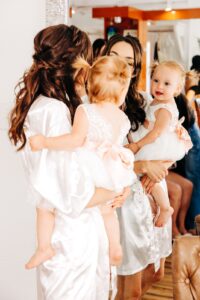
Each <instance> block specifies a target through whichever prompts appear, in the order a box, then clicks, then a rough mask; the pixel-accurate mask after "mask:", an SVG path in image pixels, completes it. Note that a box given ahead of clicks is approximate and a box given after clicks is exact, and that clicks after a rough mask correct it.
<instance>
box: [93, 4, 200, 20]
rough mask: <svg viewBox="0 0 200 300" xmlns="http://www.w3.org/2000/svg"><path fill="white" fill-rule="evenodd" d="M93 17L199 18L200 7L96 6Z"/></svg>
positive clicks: (139, 18) (142, 18)
mask: <svg viewBox="0 0 200 300" xmlns="http://www.w3.org/2000/svg"><path fill="white" fill-rule="evenodd" d="M92 16H93V18H114V17H122V18H123V17H124V18H130V19H135V20H181V19H199V18H200V8H190V9H175V10H174V12H173V11H169V12H167V11H164V10H151V11H147V10H146V11H145V10H139V9H137V8H134V7H128V6H122V7H119V6H115V7H96V8H93V9H92Z"/></svg>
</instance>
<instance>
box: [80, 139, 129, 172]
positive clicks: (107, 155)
mask: <svg viewBox="0 0 200 300" xmlns="http://www.w3.org/2000/svg"><path fill="white" fill-rule="evenodd" d="M84 147H87V148H88V149H89V150H93V151H95V152H96V153H97V154H98V155H99V156H100V157H101V158H102V159H113V160H119V159H120V160H121V161H122V163H123V164H124V166H125V167H126V168H128V169H130V168H132V167H133V160H134V159H133V154H132V152H131V151H130V150H129V149H126V148H124V147H122V146H120V145H117V144H112V143H110V142H107V141H104V142H102V143H95V142H89V141H86V142H85V144H84Z"/></svg>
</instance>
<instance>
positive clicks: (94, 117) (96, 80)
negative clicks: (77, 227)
mask: <svg viewBox="0 0 200 300" xmlns="http://www.w3.org/2000/svg"><path fill="white" fill-rule="evenodd" d="M73 67H74V68H75V70H76V73H75V76H80V74H84V75H83V76H85V74H88V86H87V88H88V94H89V100H90V104H82V105H80V106H79V107H78V108H77V110H76V113H75V116H74V124H73V128H72V133H71V134H65V135H63V136H58V137H44V136H42V135H36V136H33V137H31V138H30V145H31V148H32V150H33V151H38V150H42V149H44V148H47V149H51V150H67V151H73V150H74V151H75V152H76V154H77V156H78V159H79V163H80V164H81V166H82V167H83V169H84V170H85V174H86V175H87V176H90V177H91V178H92V179H93V181H94V185H95V186H96V187H104V188H107V189H109V190H114V191H117V192H119V193H120V192H121V191H122V190H123V188H124V187H126V186H130V185H131V184H132V183H133V181H134V178H136V176H135V174H134V172H133V160H134V156H133V154H132V152H131V151H130V150H128V149H125V148H124V147H123V146H122V143H123V140H124V138H125V136H126V135H127V134H128V132H129V129H130V122H129V120H128V118H127V116H126V115H125V114H124V113H123V111H122V110H121V109H120V108H119V107H120V106H121V105H122V104H123V102H124V100H125V96H126V93H127V90H128V86H129V82H130V78H131V70H130V67H129V66H128V64H127V62H126V61H125V60H124V59H122V58H120V57H108V56H105V57H101V58H99V59H98V60H96V61H95V63H94V64H93V65H92V66H90V65H89V64H88V63H87V62H86V61H85V60H84V59H82V58H79V59H78V60H77V61H76V62H75V63H74V65H73ZM100 209H101V212H102V216H103V219H104V223H105V228H106V231H107V235H108V239H109V251H110V262H111V264H112V265H119V264H120V262H121V259H122V250H121V245H120V237H119V225H118V220H117V215H116V213H115V211H114V209H113V208H112V205H111V203H108V204H107V205H102V206H101V207H100ZM38 217H39V218H40V217H41V218H42V220H45V228H44V226H43V224H44V222H43V223H42V222H38V223H39V224H41V225H40V226H39V227H38V234H39V235H40V239H42V233H43V235H44V238H45V236H46V235H48V236H49V235H51V232H52V231H53V227H54V219H53V218H52V213H51V212H48V211H43V215H41V214H40V213H39V214H38ZM40 239H38V244H39V245H38V249H40ZM49 240H50V239H49ZM49 247H50V245H49ZM52 250H53V249H52ZM44 260H45V258H44V255H43V256H42V255H41V251H38V250H37V251H36V253H35V254H34V256H33V257H32V258H31V260H30V261H29V263H28V266H29V268H30V267H35V266H37V265H38V264H40V263H41V262H42V261H44Z"/></svg>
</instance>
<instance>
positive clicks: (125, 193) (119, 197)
mask: <svg viewBox="0 0 200 300" xmlns="http://www.w3.org/2000/svg"><path fill="white" fill-rule="evenodd" d="M130 192H131V189H130V187H125V188H124V189H123V191H122V193H120V194H119V195H117V196H116V197H115V198H114V199H113V201H112V208H117V207H121V206H122V205H123V204H124V202H125V200H126V198H127V197H128V196H129V195H130Z"/></svg>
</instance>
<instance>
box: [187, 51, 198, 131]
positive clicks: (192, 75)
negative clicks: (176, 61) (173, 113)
mask: <svg viewBox="0 0 200 300" xmlns="http://www.w3.org/2000/svg"><path fill="white" fill-rule="evenodd" d="M190 69H191V71H190V72H188V73H187V76H186V83H185V92H186V97H187V99H188V101H189V102H190V103H191V105H192V107H193V108H194V110H195V112H196V119H197V123H198V126H199V127H200V55H195V56H194V57H193V58H192V66H191V68H190Z"/></svg>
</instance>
